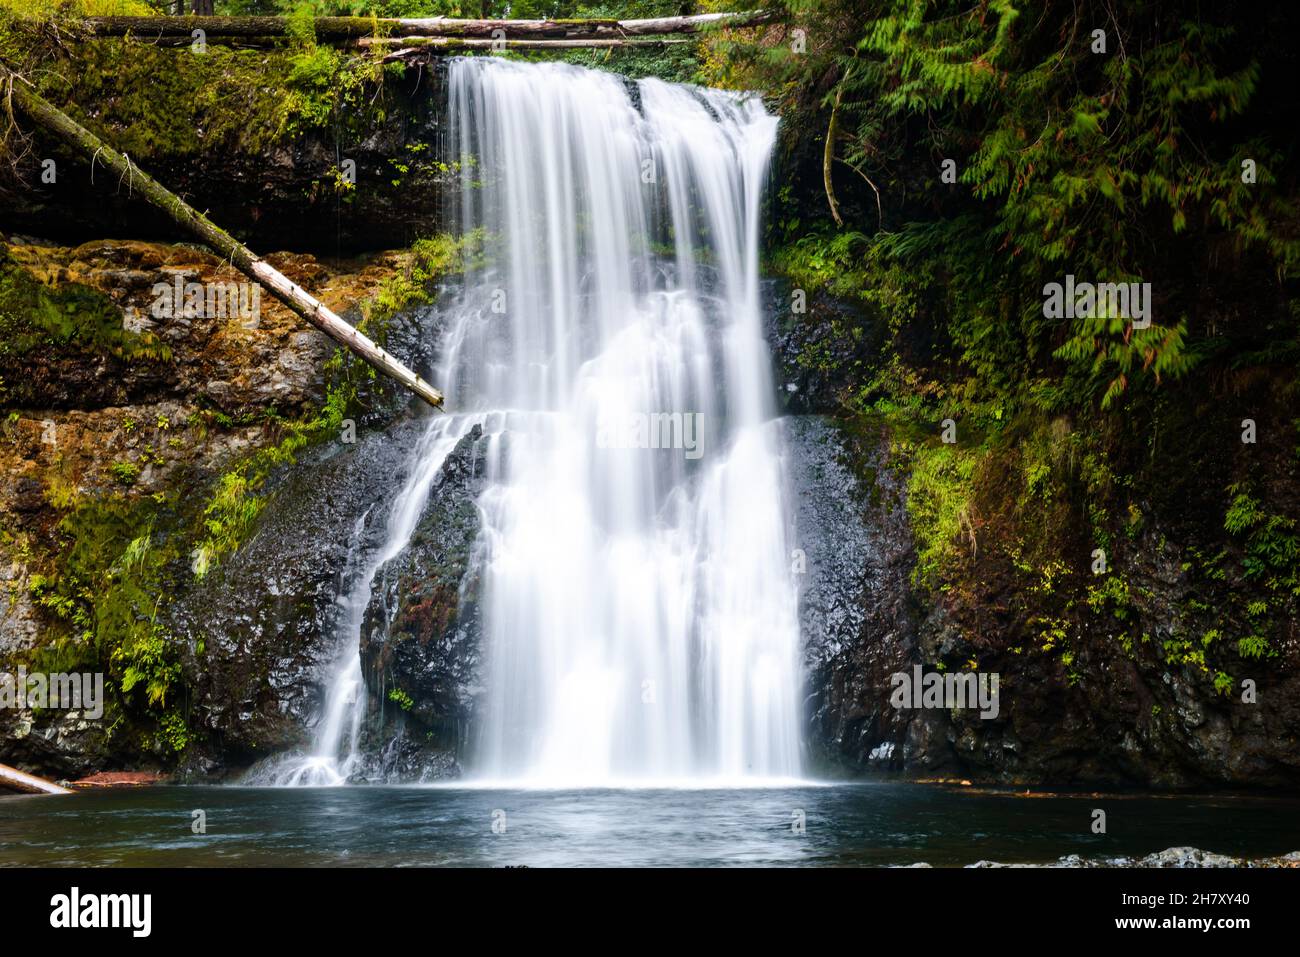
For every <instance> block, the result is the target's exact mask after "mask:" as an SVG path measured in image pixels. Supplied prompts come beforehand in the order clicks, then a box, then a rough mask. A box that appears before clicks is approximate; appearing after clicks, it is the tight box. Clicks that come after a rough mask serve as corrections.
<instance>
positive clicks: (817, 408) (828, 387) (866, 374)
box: [763, 280, 882, 415]
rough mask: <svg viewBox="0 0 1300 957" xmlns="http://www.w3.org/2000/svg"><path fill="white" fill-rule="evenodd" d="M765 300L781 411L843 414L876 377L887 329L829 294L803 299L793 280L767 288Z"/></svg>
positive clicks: (764, 311) (765, 322) (779, 282)
mask: <svg viewBox="0 0 1300 957" xmlns="http://www.w3.org/2000/svg"><path fill="white" fill-rule="evenodd" d="M763 299H764V309H763V317H764V333H765V335H766V337H767V341H768V343H769V346H770V348H771V350H772V360H773V362H772V374H773V380H774V384H775V386H776V391H777V404H778V406H779V407H780V408H781V409H783V410H784V411H786V412H789V413H791V414H795V415H801V414H808V413H823V414H836V413H838V412H839V411H840V410H841V409H842V407H843V402H844V400H845V399H846V398H847V397H848V396H849V394H850V393H851V392H852V390H854V389H855V388H857V387H860V386H861V385H862V383H863V382H865V381H867V380H868V379H869V378H870V370H871V368H872V366H873V365H874V364H875V362H876V361H878V358H879V355H880V347H881V336H882V330H881V329H880V328H878V326H877V325H876V324H875V323H873V322H870V321H868V319H867V318H866V316H865V315H864V314H863V313H862V312H861V311H860V310H859V309H857V308H856V307H854V306H853V305H851V304H849V303H845V302H842V301H840V300H837V299H834V298H832V297H830V296H827V295H825V294H823V293H811V294H808V295H806V296H803V295H801V294H800V292H799V290H796V288H795V287H794V286H793V285H792V284H791V283H790V282H789V281H787V280H772V281H769V282H766V283H764V284H763ZM796 299H798V300H800V301H799V303H798V308H799V309H800V310H802V311H796Z"/></svg>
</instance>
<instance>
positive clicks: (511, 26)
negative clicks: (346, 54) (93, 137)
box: [83, 11, 775, 41]
mask: <svg viewBox="0 0 1300 957" xmlns="http://www.w3.org/2000/svg"><path fill="white" fill-rule="evenodd" d="M774 19H775V15H774V14H773V13H771V12H767V11H758V12H752V13H704V14H697V15H694V16H679V17H658V18H654V19H646V20H453V19H449V18H447V17H428V18H416V19H411V18H376V19H372V18H370V17H317V18H316V19H315V20H314V21H313V26H314V27H315V31H316V38H317V40H318V41H336V40H354V39H358V38H361V37H369V36H373V35H375V34H377V33H378V34H380V35H389V36H403V37H440V38H446V39H481V40H533V41H537V40H567V41H581V40H602V41H609V40H629V39H635V38H640V37H662V36H668V35H673V34H689V33H698V32H700V31H702V30H708V29H714V28H723V27H727V28H735V27H750V26H759V25H761V24H764V23H768V22H771V21H772V20H774ZM83 23H84V25H85V28H86V30H87V31H88V33H89V35H90V36H92V37H122V36H127V35H130V36H135V37H140V38H142V39H146V38H186V39H188V38H189V37H191V36H192V35H193V32H194V31H195V30H202V31H203V32H204V34H205V36H206V37H207V38H208V39H209V40H212V39H214V38H223V37H240V38H248V39H264V38H268V37H282V36H288V35H289V18H287V17H166V16H157V17H88V18H86V19H85V20H84V21H83Z"/></svg>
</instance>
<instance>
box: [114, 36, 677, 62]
mask: <svg viewBox="0 0 1300 957" xmlns="http://www.w3.org/2000/svg"><path fill="white" fill-rule="evenodd" d="M137 39H139V40H141V42H146V43H148V44H150V45H151V46H158V47H188V46H189V45H190V44H192V43H193V42H194V40H193V38H191V37H189V36H184V37H171V36H167V37H158V38H156V39H155V38H153V37H147V38H146V37H138V38H137ZM205 42H206V43H207V44H208V45H209V46H222V47H234V48H246V49H250V50H264V49H268V48H271V49H273V48H276V47H283V46H284V44H285V38H284V37H273V36H265V37H242V36H241V37H211V36H210V37H206V38H205ZM325 42H326V44H327V45H329V46H333V47H338V48H341V49H359V50H369V49H373V48H376V47H378V48H381V49H382V48H389V47H393V48H398V47H401V48H404V49H403V50H402V51H401V52H403V53H413V52H415V48H416V47H419V48H420V49H421V50H423V51H426V52H428V53H437V54H445V55H453V54H456V53H460V52H463V51H466V50H492V51H496V50H575V49H584V50H613V49H620V48H626V47H664V46H673V45H675V44H681V43H691V42H693V41H692V40H690V39H689V38H687V37H642V38H639V39H637V38H629V39H619V38H611V39H587V40H583V39H576V40H564V39H557V40H486V39H478V38H476V37H464V38H462V37H428V36H403V37H374V36H366V37H355V38H349V39H336V40H329V41H325ZM393 58H394V57H393V56H389V57H386V58H385V59H393Z"/></svg>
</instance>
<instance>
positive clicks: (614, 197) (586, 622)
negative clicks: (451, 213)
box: [438, 59, 800, 786]
mask: <svg viewBox="0 0 1300 957" xmlns="http://www.w3.org/2000/svg"><path fill="white" fill-rule="evenodd" d="M449 83H450V95H451V109H450V139H451V142H452V149H453V156H454V157H455V158H457V159H458V160H459V161H460V163H461V165H462V174H463V182H464V184H465V185H464V188H463V190H462V193H461V198H460V208H459V218H460V227H461V229H462V231H464V232H469V231H470V230H482V232H483V235H484V236H485V237H486V238H487V248H488V252H487V260H488V261H487V264H486V265H484V266H482V267H481V268H479V269H477V270H475V271H474V272H472V273H471V275H470V276H469V281H468V283H467V293H466V296H465V298H464V300H463V302H462V303H461V308H460V313H459V316H458V319H457V322H456V323H455V324H454V326H453V328H452V329H451V331H450V333H449V336H448V338H447V342H446V343H445V348H444V351H443V356H444V361H443V364H442V368H441V369H440V376H439V379H438V381H439V382H440V383H441V384H444V385H445V386H446V387H447V389H448V391H449V393H450V395H451V396H452V397H453V400H454V401H455V402H456V404H457V405H458V406H459V407H460V408H466V409H469V408H472V409H478V410H489V409H491V410H509V415H508V418H507V423H506V435H505V437H504V441H505V444H506V447H507V449H508V454H506V455H505V456H503V457H502V458H501V461H502V462H503V463H504V465H502V466H500V467H498V471H497V474H490V475H489V479H490V483H489V487H488V490H487V492H486V493H485V494H484V495H483V497H482V499H481V500H480V507H481V510H482V513H483V518H484V527H485V532H484V536H485V541H484V545H485V555H486V558H485V561H486V565H485V569H484V600H483V602H482V609H483V614H484V616H485V617H484V634H485V636H486V640H487V641H488V648H487V664H488V683H487V693H486V721H485V727H484V728H483V733H482V735H481V738H480V743H479V748H478V752H477V754H476V756H475V761H474V768H473V770H474V771H475V773H477V774H479V775H481V776H484V777H486V778H489V779H499V780H516V781H522V782H525V783H530V784H543V785H547V784H555V785H566V786H567V785H590V784H606V783H627V782H665V781H672V780H686V779H689V780H691V781H699V780H702V779H711V780H719V779H763V778H775V777H786V778H788V777H796V776H797V775H798V774H799V768H800V759H799V745H798V733H797V728H798V714H797V689H798V674H797V659H798V623H797V616H796V589H795V584H794V581H793V576H792V575H791V556H790V550H789V548H788V545H787V529H786V519H785V516H786V513H787V512H786V509H785V507H784V504H783V495H784V482H783V478H782V469H781V458H780V433H779V427H778V426H777V424H776V423H775V422H774V421H772V419H771V415H772V409H771V407H770V404H771V400H770V394H771V383H770V381H769V371H768V369H769V366H768V355H767V349H766V345H765V343H764V341H763V339H762V334H761V322H760V313H759V284H758V243H759V219H760V205H761V197H762V191H763V188H764V181H765V178H766V172H767V165H768V162H769V156H770V154H771V150H772V147H773V143H774V139H775V134H776V119H775V118H774V117H772V116H771V115H769V114H768V113H767V112H766V110H765V109H764V108H763V106H762V104H761V102H760V101H759V100H758V99H757V98H749V97H742V96H739V95H735V94H731V93H727V92H722V91H710V90H699V89H694V88H689V87H684V86H674V85H670V84H667V83H663V82H661V81H658V80H654V79H646V80H641V81H639V82H638V83H636V84H635V85H629V84H628V83H626V82H625V81H623V80H622V79H621V78H618V77H615V76H612V75H609V74H604V73H599V72H594V71H589V70H583V69H579V68H576V67H572V66H567V65H559V64H541V65H538V64H528V65H525V64H518V63H513V62H508V61H501V60H496V59H458V60H454V61H452V63H451V65H450V77H449ZM692 426H693V427H694V430H692ZM661 429H662V432H661ZM654 445H669V446H677V447H673V448H662V447H660V448H654V447H646V446H654ZM683 446H694V447H693V448H686V447H683Z"/></svg>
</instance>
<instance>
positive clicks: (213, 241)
mask: <svg viewBox="0 0 1300 957" xmlns="http://www.w3.org/2000/svg"><path fill="white" fill-rule="evenodd" d="M0 81H3V86H4V98H5V100H6V102H8V103H9V104H10V110H11V112H12V105H14V104H16V105H17V106H18V108H19V109H20V110H22V112H24V113H25V114H27V116H28V117H30V118H31V119H32V120H33V121H35V122H36V123H38V124H40V125H41V126H42V127H44V128H45V129H47V130H49V131H50V132H51V133H53V134H54V135H55V136H57V137H58V138H59V139H61V140H62V141H63V142H65V143H67V144H68V145H69V146H71V147H72V148H73V149H76V150H78V151H79V152H81V153H82V154H84V155H85V156H87V157H88V158H89V159H90V161H91V165H92V167H93V165H94V164H95V163H102V164H104V165H105V166H107V167H108V168H109V169H111V170H112V171H113V172H115V173H117V174H118V179H117V182H119V183H125V184H126V185H127V188H128V189H130V190H131V191H132V192H133V193H134V192H138V193H139V194H140V195H141V196H143V197H144V198H145V199H146V200H148V201H149V202H150V203H151V204H153V205H154V206H156V207H158V208H159V209H161V210H162V211H163V212H164V213H166V214H167V216H168V217H169V218H170V219H171V220H172V222H174V223H176V224H177V225H178V226H180V227H181V228H183V229H185V230H187V231H188V232H190V233H193V234H194V235H195V236H197V237H198V238H199V239H200V240H202V241H203V242H204V243H205V244H206V245H207V246H209V247H210V248H212V249H213V250H215V251H216V252H217V253H219V254H220V255H221V256H222V257H224V258H225V259H226V260H228V261H229V262H230V263H231V264H232V265H233V266H234V267H235V268H236V269H238V270H239V271H240V272H242V273H244V275H246V276H248V277H250V278H252V279H254V280H256V281H258V282H260V283H262V284H263V285H264V286H266V287H267V288H268V289H269V290H270V291H271V294H272V295H274V296H275V297H276V298H277V299H279V300H280V301H281V302H282V303H284V304H285V305H286V306H288V307H289V308H290V309H292V310H293V311H294V312H296V313H297V314H298V315H300V316H302V317H303V318H304V319H306V320H307V321H308V322H310V323H311V324H312V325H313V326H315V327H316V328H317V329H319V330H320V331H321V332H323V333H325V335H327V336H329V337H330V338H331V339H333V340H334V341H335V342H337V343H338V344H339V345H341V346H343V347H344V348H345V349H347V350H349V351H350V352H352V353H353V354H354V355H357V356H359V357H360V358H361V359H362V360H364V361H365V362H367V363H369V364H370V365H371V366H373V367H374V368H375V369H376V370H378V371H379V372H382V373H383V374H384V375H386V376H388V377H389V378H391V379H393V380H394V381H395V382H398V383H400V384H401V385H403V386H405V387H406V388H407V389H409V390H411V391H412V392H414V393H415V394H416V395H418V396H419V397H420V398H421V399H423V400H424V401H425V402H427V403H429V405H431V406H433V407H434V408H440V407H441V405H442V393H440V392H439V391H438V390H437V389H435V388H433V387H432V386H431V385H429V384H428V383H427V382H425V381H424V380H423V379H421V378H420V377H419V376H418V375H416V374H415V373H414V372H412V371H411V370H410V369H408V368H406V366H405V365H403V364H402V363H401V362H399V361H398V360H397V359H395V358H393V357H392V356H391V355H389V354H388V353H387V352H385V351H384V350H383V349H381V348H380V347H379V346H377V345H375V343H373V342H372V341H371V340H370V339H369V338H368V337H366V336H365V335H364V334H363V333H361V332H360V331H358V330H357V329H356V328H354V327H353V326H351V325H349V324H348V323H346V322H344V321H343V320H342V319H340V318H339V317H338V316H337V315H336V314H335V313H334V312H333V311H332V310H330V309H329V308H328V307H326V306H325V305H324V304H322V303H321V302H320V301H319V300H317V299H316V298H315V297H314V296H312V295H311V294H310V293H308V292H307V291H306V290H304V289H303V288H302V287H300V286H298V285H297V284H296V283H294V282H293V281H292V280H291V279H289V278H288V277H287V276H285V275H284V274H283V273H281V272H279V271H278V270H276V269H275V268H274V267H273V266H271V265H270V264H269V263H267V262H266V261H265V260H263V259H259V258H258V257H257V256H256V255H254V254H253V252H252V250H250V249H249V248H248V247H247V246H245V245H244V244H243V243H241V242H239V240H237V239H235V238H234V237H233V236H231V235H230V234H229V233H227V232H226V231H225V230H223V229H221V228H220V227H218V226H217V225H216V224H214V223H213V222H212V221H211V220H210V219H208V218H207V217H206V216H204V215H203V214H202V213H200V212H199V211H198V210H196V209H194V208H193V207H191V206H190V205H189V204H187V203H186V202H185V201H184V200H182V199H181V198H180V197H179V196H177V195H176V194H174V193H172V192H171V191H170V190H168V189H166V188H165V187H163V186H162V185H161V184H160V183H158V181H157V180H155V179H154V178H153V177H152V176H150V175H149V174H148V173H146V172H145V171H144V170H142V169H140V168H139V167H138V166H136V165H135V164H134V163H133V162H131V158H130V157H129V156H126V155H125V154H122V153H119V152H117V151H116V150H115V149H113V148H112V147H111V146H108V145H107V144H105V143H104V142H103V141H102V140H100V139H99V137H97V136H95V134H94V133H92V132H90V131H89V130H87V129H86V128H85V127H83V126H81V125H80V124H78V123H77V122H76V121H75V120H73V119H72V118H71V117H69V116H68V115H67V114H66V113H64V112H63V111H61V110H59V109H58V108H57V107H55V106H53V105H51V104H50V103H49V102H47V101H46V100H45V99H44V98H43V97H41V96H40V95H39V94H37V93H36V92H35V91H34V90H32V89H30V86H29V84H28V83H27V82H26V81H25V80H24V79H23V78H22V77H20V76H18V75H17V74H16V73H14V72H13V71H12V70H10V69H9V68H8V67H7V66H5V65H4V64H0Z"/></svg>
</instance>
